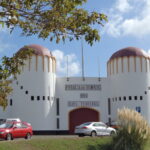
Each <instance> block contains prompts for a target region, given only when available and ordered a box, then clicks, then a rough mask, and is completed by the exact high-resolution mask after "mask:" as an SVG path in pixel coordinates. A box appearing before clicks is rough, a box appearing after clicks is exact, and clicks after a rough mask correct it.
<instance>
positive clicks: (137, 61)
mask: <svg viewBox="0 0 150 150" xmlns="http://www.w3.org/2000/svg"><path fill="white" fill-rule="evenodd" d="M28 47H29V48H33V49H34V55H33V56H32V57H31V58H30V59H28V60H26V61H25V65H24V66H23V67H22V72H21V74H19V75H18V76H17V80H14V81H13V82H12V87H13V92H12V94H11V95H10V96H9V102H8V107H7V109H6V111H4V112H3V110H2V109H0V114H1V118H20V119H21V120H24V121H27V122H30V123H31V124H32V126H33V130H34V132H35V134H61V133H62V134H64V133H66V134H69V133H70V134H72V133H73V132H74V127H75V126H76V125H79V124H81V123H83V122H87V121H103V122H105V123H106V122H112V121H116V119H117V109H121V108H123V107H127V108H130V109H134V110H136V111H138V112H139V113H141V114H142V115H143V116H144V117H145V119H146V120H147V121H148V122H149V123H150V117H149V116H150V110H149V106H150V101H149V96H150V57H149V55H148V54H147V53H146V52H144V51H143V50H141V49H138V48H135V47H128V48H124V49H121V50H119V51H117V52H116V53H114V54H113V55H112V56H111V57H110V59H109V60H108V62H107V77H105V78H97V77H85V78H82V77H69V78H66V77H57V76H56V61H57V60H56V59H55V58H54V57H53V56H52V54H51V53H50V51H49V50H48V49H46V48H44V47H42V46H39V45H29V46H28ZM21 50H25V49H24V48H22V49H21Z"/></svg>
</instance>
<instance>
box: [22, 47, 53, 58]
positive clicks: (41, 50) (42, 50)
mask: <svg viewBox="0 0 150 150" xmlns="http://www.w3.org/2000/svg"><path fill="white" fill-rule="evenodd" d="M25 47H29V48H32V49H34V53H35V54H36V55H40V56H52V54H51V52H50V51H49V50H48V49H47V48H45V47H43V46H40V45H37V44H32V45H27V46H25ZM23 49H24V47H23V48H21V49H20V50H23Z"/></svg>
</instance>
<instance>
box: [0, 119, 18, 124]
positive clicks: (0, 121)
mask: <svg viewBox="0 0 150 150" xmlns="http://www.w3.org/2000/svg"><path fill="white" fill-rule="evenodd" d="M8 121H18V122H20V121H21V120H20V118H6V119H0V124H3V123H5V122H8Z"/></svg>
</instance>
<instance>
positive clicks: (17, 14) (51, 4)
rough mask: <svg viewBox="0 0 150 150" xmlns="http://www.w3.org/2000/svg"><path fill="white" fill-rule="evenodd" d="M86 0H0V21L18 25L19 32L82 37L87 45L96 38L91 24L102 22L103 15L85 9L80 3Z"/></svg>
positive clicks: (95, 31)
mask: <svg viewBox="0 0 150 150" xmlns="http://www.w3.org/2000/svg"><path fill="white" fill-rule="evenodd" d="M85 2H87V0H7V1H6V0H1V1H0V23H1V24H2V25H6V26H7V27H8V28H11V31H13V30H14V29H15V27H20V28H21V29H22V34H23V35H26V36H31V35H33V34H37V35H38V37H39V38H43V39H46V38H50V41H52V40H53V39H56V42H57V43H58V42H59V41H60V40H63V41H65V39H66V38H69V40H70V41H72V40H73V39H77V40H79V39H80V37H83V38H84V39H85V41H87V43H89V44H90V45H92V44H93V42H94V41H99V40H100V35H99V32H98V30H97V29H96V28H94V24H99V25H100V26H103V22H105V21H107V17H106V15H104V14H102V13H98V12H94V11H93V12H91V13H89V12H88V11H87V10H85V9H82V8H81V6H82V5H83V4H84V3H85Z"/></svg>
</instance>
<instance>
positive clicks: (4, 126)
mask: <svg viewBox="0 0 150 150" xmlns="http://www.w3.org/2000/svg"><path fill="white" fill-rule="evenodd" d="M12 127H13V123H3V124H1V125H0V128H12Z"/></svg>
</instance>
